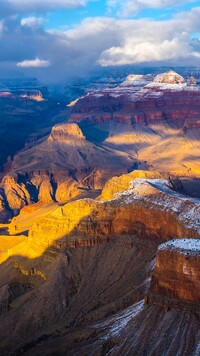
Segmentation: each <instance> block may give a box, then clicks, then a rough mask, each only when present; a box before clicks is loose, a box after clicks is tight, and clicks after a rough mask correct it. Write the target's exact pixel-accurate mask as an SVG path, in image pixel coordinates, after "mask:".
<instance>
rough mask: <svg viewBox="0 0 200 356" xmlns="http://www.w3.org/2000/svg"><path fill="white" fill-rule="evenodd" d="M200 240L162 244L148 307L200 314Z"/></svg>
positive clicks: (183, 240) (181, 240)
mask: <svg viewBox="0 0 200 356" xmlns="http://www.w3.org/2000/svg"><path fill="white" fill-rule="evenodd" d="M199 266H200V239H179V240H172V241H169V242H167V243H164V244H162V245H160V247H159V249H158V253H157V257H156V267H155V270H154V272H153V275H152V280H151V286H150V290H149V292H148V294H147V295H146V298H145V300H146V303H147V304H150V305H152V304H158V305H161V306H164V307H165V308H166V309H169V308H171V307H179V308H184V309H188V310H190V311H193V312H196V313H198V314H200V269H199Z"/></svg>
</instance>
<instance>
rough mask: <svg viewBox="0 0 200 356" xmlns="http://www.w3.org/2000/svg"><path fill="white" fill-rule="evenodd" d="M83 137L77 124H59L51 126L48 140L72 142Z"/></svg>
mask: <svg viewBox="0 0 200 356" xmlns="http://www.w3.org/2000/svg"><path fill="white" fill-rule="evenodd" d="M84 139H85V137H84V135H83V133H82V131H81V129H80V128H79V126H78V125H77V124H73V123H71V124H61V125H56V126H54V127H53V128H52V130H51V134H50V136H49V138H48V142H53V141H57V142H60V143H72V144H73V143H74V140H84Z"/></svg>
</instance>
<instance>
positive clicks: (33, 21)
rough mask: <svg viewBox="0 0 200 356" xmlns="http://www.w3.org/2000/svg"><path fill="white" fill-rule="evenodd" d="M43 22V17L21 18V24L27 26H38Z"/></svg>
mask: <svg viewBox="0 0 200 356" xmlns="http://www.w3.org/2000/svg"><path fill="white" fill-rule="evenodd" d="M44 22H45V19H44V18H43V17H35V16H31V17H25V18H23V19H21V25H22V26H28V27H38V26H41V25H42V24H43V23H44Z"/></svg>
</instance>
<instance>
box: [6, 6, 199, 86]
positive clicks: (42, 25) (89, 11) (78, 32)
mask: <svg viewBox="0 0 200 356" xmlns="http://www.w3.org/2000/svg"><path fill="white" fill-rule="evenodd" d="M199 18H200V2H199V0H198V1H195V0H176V1H174V0H0V77H2V76H4V77H5V76H9V75H17V74H20V75H21V74H23V75H27V76H30V75H32V76H36V77H39V78H42V79H43V80H45V79H47V80H49V79H50V78H52V80H56V79H58V80H60V79H62V78H67V77H69V76H70V75H72V74H81V73H87V71H88V70H89V69H91V68H95V67H96V66H104V67H105V66H120V65H126V64H132V65H137V66H149V65H154V66H155V65H159V66H160V65H169V66H173V65H174V66H175V65H176V66H177V65H180V66H183V65H195V66H200V21H199Z"/></svg>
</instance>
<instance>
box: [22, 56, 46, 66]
mask: <svg viewBox="0 0 200 356" xmlns="http://www.w3.org/2000/svg"><path fill="white" fill-rule="evenodd" d="M17 66H18V67H22V68H41V67H42V68H44V67H49V66H50V62H49V61H48V60H44V59H39V58H38V57H36V58H35V59H30V60H28V59H26V60H24V61H22V62H18V63H17Z"/></svg>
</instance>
